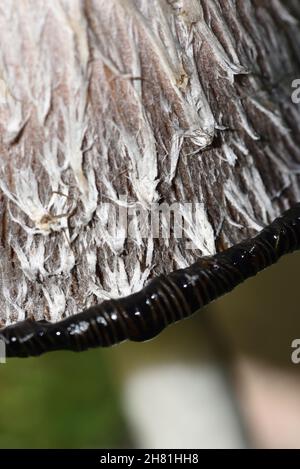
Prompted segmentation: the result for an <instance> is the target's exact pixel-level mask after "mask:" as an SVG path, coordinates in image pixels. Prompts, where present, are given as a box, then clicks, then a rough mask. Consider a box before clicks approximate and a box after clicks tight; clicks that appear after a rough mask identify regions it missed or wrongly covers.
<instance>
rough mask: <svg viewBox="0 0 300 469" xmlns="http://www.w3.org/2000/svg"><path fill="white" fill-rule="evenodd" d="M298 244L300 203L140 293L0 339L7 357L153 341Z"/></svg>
mask: <svg viewBox="0 0 300 469" xmlns="http://www.w3.org/2000/svg"><path fill="white" fill-rule="evenodd" d="M299 248H300V203H299V204H297V205H295V206H294V207H293V208H292V209H290V210H288V211H287V212H285V213H284V214H283V215H282V216H281V217H279V218H277V219H276V220H275V221H273V223H271V224H270V225H269V226H267V227H266V228H264V229H263V230H262V231H261V232H260V233H259V234H258V235H257V236H255V237H253V238H251V239H248V240H246V241H243V242H241V243H239V244H237V245H235V246H233V247H231V248H229V249H227V250H226V251H223V252H221V253H218V254H216V255H214V256H210V257H203V258H200V259H199V260H198V261H197V262H195V263H194V264H192V265H191V266H190V267H188V268H187V269H181V270H176V271H174V272H172V273H170V274H169V275H162V276H159V277H157V278H155V279H154V280H152V281H150V282H149V283H148V285H146V287H145V288H143V289H142V290H141V291H140V292H138V293H134V294H132V295H129V296H127V297H125V298H120V299H118V300H110V301H104V302H103V303H101V304H99V305H96V306H93V307H91V308H88V309H86V310H85V311H83V312H82V313H80V314H77V315H74V316H71V317H69V318H67V319H64V320H62V321H60V322H58V323H56V324H52V323H49V322H47V321H34V320H32V319H26V320H25V321H22V322H19V323H17V324H15V325H11V326H8V327H6V328H4V329H2V330H1V331H0V339H2V340H4V341H5V344H6V355H7V356H8V357H28V356H34V355H41V354H42V353H45V352H49V351H53V350H73V351H76V352H79V351H82V350H86V349H88V348H91V347H109V346H111V345H113V344H117V343H119V342H122V341H123V340H126V339H129V340H133V341H143V340H147V339H151V338H152V337H155V336H156V335H157V334H158V333H159V332H161V331H162V330H163V329H164V328H165V327H167V326H168V325H169V324H172V323H174V322H177V321H180V320H181V319H183V318H186V317H188V316H191V315H192V314H193V313H195V312H196V311H198V310H199V309H201V308H202V307H203V306H204V305H206V304H208V303H210V302H211V301H213V300H215V299H216V298H218V297H220V296H221V295H224V293H227V292H229V291H231V290H232V289H233V288H234V287H235V286H237V285H239V284H240V283H242V282H243V281H244V280H246V279H247V278H249V277H252V276H254V275H256V274H257V273H258V272H260V271H261V270H263V269H265V268H266V267H268V266H270V265H271V264H274V263H275V262H276V261H277V260H278V259H279V258H280V257H281V256H283V255H284V254H287V253H290V252H293V251H295V250H297V249H299Z"/></svg>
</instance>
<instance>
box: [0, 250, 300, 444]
mask: <svg viewBox="0 0 300 469" xmlns="http://www.w3.org/2000/svg"><path fill="white" fill-rule="evenodd" d="M299 266H300V253H296V254H293V255H291V256H287V257H285V258H284V259H282V260H281V261H280V262H279V264H277V265H275V266H273V267H272V268H270V269H268V270H266V271H265V272H263V273H262V274H260V275H259V276H257V277H255V278H253V279H251V280H249V281H248V282H246V283H245V284H243V285H241V286H240V287H238V288H237V289H236V290H235V291H234V292H232V293H231V294H229V295H227V296H225V297H224V298H222V299H220V300H218V301H217V302H215V303H214V304H213V305H211V306H210V307H207V308H206V309H205V310H204V311H202V312H201V313H198V314H196V315H195V316H194V317H193V318H191V319H190V320H188V321H183V322H181V323H178V324H176V325H175V326H172V327H170V328H169V329H168V330H167V331H165V332H163V333H162V334H161V335H160V336H159V337H158V338H156V339H155V340H152V341H150V342H147V343H125V344H122V345H120V346H118V347H114V348H112V349H96V350H91V351H88V352H84V353H79V354H78V353H72V352H55V353H50V354H48V355H44V356H41V357H38V358H31V359H9V360H8V361H7V363H6V364H1V365H0V402H1V412H0V447H1V448H95V447H96V448H101V447H132V446H133V447H134V442H133V441H132V440H131V435H130V430H129V428H128V426H127V424H126V421H125V417H124V415H123V413H122V409H121V392H122V379H123V377H124V373H127V372H128V370H130V369H132V367H138V366H142V367H143V366H146V365H147V364H148V363H149V362H151V361H154V360H158V361H160V360H163V359H165V358H166V357H168V359H170V358H171V357H172V356H175V355H177V356H180V357H184V358H185V359H186V360H197V361H199V360H205V359H206V358H205V357H206V352H207V349H208V348H210V347H211V346H212V345H213V347H215V348H216V349H218V348H219V355H220V354H221V355H222V354H223V355H224V354H226V353H227V352H228V353H229V355H230V356H231V357H232V356H238V355H239V354H244V355H247V356H250V357H254V358H255V359H258V360H262V361H265V362H266V363H272V366H274V365H275V366H277V367H279V368H282V367H283V368H285V369H290V370H292V372H294V373H299V371H300V365H299V366H298V367H297V366H296V365H293V364H291V360H290V354H291V347H290V345H291V341H292V340H293V339H294V338H297V337H298V338H300V310H299V309H300V308H299V295H300V291H299V271H300V269H299ZM223 358H224V357H223ZM226 359H227V358H226ZM145 405H146V404H145Z"/></svg>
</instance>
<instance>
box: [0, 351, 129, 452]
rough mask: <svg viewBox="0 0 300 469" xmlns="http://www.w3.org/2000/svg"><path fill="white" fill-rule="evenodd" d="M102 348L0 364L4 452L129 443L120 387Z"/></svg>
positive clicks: (0, 436)
mask: <svg viewBox="0 0 300 469" xmlns="http://www.w3.org/2000/svg"><path fill="white" fill-rule="evenodd" d="M105 356H106V353H105V351H103V350H94V351H88V352H86V353H82V354H80V353H79V354H75V353H70V352H65V353H64V352H62V353H58V352H55V353H50V354H48V355H45V356H42V357H39V358H31V359H24V360H23V359H8V360H7V363H6V364H1V365H0V403H1V413H0V414H1V416H0V447H1V448H18V447H19V448H20V447H21V448H43V447H44V448H66V447H68V448H83V447H113V446H120V445H124V444H126V433H127V432H126V428H125V424H124V420H123V417H122V414H121V410H120V406H119V396H118V393H117V391H116V389H117V386H115V383H114V382H113V379H112V373H110V370H109V364H108V362H107V360H106V359H105Z"/></svg>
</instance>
